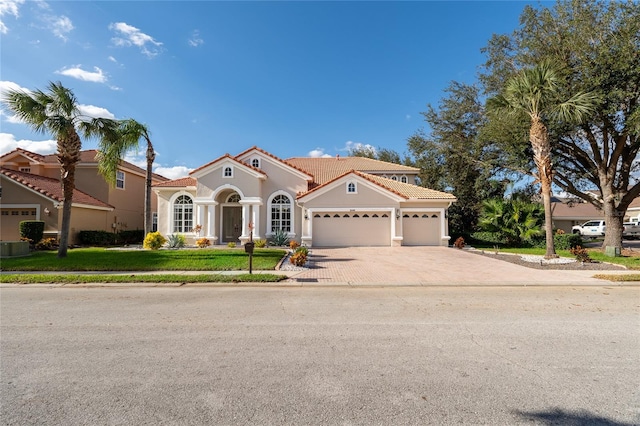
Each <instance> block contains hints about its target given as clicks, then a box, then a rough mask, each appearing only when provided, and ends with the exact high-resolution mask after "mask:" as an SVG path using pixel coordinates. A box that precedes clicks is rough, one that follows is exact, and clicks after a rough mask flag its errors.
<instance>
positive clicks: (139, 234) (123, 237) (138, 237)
mask: <svg viewBox="0 0 640 426" xmlns="http://www.w3.org/2000/svg"><path fill="white" fill-rule="evenodd" d="M143 240H144V229H135V230H131V231H120V232H118V234H117V235H116V244H140V243H141V242H142V241H143Z"/></svg>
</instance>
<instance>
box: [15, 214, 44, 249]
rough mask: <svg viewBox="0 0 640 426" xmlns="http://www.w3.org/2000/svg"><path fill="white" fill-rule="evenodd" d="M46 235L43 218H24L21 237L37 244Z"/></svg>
mask: <svg viewBox="0 0 640 426" xmlns="http://www.w3.org/2000/svg"><path fill="white" fill-rule="evenodd" d="M43 235H44V222H43V221H41V220H23V221H22V222H20V237H21V239H22V238H24V239H25V240H26V241H29V244H35V243H37V242H38V241H40V240H41V239H42V236H43Z"/></svg>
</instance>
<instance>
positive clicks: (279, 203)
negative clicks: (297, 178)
mask: <svg viewBox="0 0 640 426" xmlns="http://www.w3.org/2000/svg"><path fill="white" fill-rule="evenodd" d="M277 231H284V232H291V199H290V198H289V197H288V196H286V195H284V194H279V195H276V196H275V197H273V199H272V200H271V232H277Z"/></svg>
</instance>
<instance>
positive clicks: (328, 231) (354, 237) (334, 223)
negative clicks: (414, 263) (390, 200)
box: [313, 211, 391, 247]
mask: <svg viewBox="0 0 640 426" xmlns="http://www.w3.org/2000/svg"><path fill="white" fill-rule="evenodd" d="M313 245H314V246H316V247H354V246H390V245H391V215H390V214H389V213H388V212H366V211H357V212H329V213H316V214H314V215H313Z"/></svg>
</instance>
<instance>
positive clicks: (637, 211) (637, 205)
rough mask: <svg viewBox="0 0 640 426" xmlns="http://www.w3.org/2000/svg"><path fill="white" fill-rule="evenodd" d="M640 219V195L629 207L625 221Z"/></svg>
mask: <svg viewBox="0 0 640 426" xmlns="http://www.w3.org/2000/svg"><path fill="white" fill-rule="evenodd" d="M639 220H640V197H638V198H636V199H635V200H633V201H632V202H631V204H629V207H627V214H625V215H624V221H625V222H638V221H639Z"/></svg>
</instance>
